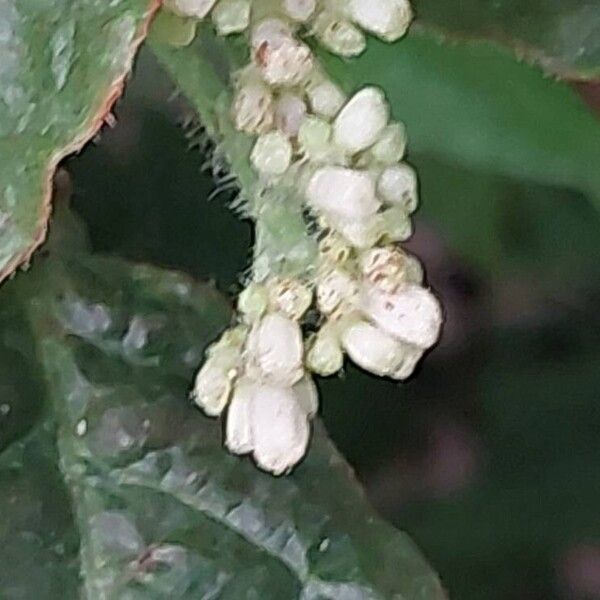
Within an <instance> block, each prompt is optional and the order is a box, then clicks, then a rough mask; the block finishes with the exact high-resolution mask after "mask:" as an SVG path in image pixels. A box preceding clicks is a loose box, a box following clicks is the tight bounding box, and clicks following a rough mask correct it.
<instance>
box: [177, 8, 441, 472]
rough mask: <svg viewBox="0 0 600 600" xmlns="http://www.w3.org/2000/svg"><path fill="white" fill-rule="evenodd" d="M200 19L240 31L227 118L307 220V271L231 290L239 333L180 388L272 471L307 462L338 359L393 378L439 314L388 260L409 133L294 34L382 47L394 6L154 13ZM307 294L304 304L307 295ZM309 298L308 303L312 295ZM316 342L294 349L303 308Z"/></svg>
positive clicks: (411, 205) (398, 228)
mask: <svg viewBox="0 0 600 600" xmlns="http://www.w3.org/2000/svg"><path fill="white" fill-rule="evenodd" d="M167 5H169V6H170V7H171V8H172V9H173V10H175V11H176V12H178V13H180V14H182V15H187V16H193V17H197V18H203V17H205V16H207V15H208V14H209V13H210V16H211V18H212V21H213V23H214V26H215V28H216V30H217V32H218V33H220V34H223V35H227V34H230V33H234V32H242V31H247V32H248V45H249V49H250V56H251V62H250V64H249V65H248V66H247V67H245V68H244V69H243V70H242V71H241V72H240V73H238V75H237V78H236V83H235V85H236V89H235V95H234V99H233V105H232V113H231V114H232V120H233V122H234V125H235V127H236V129H237V130H238V131H243V132H245V133H247V134H249V135H252V136H254V137H255V142H254V146H253V149H252V152H251V156H250V160H251V163H252V165H253V167H254V169H255V170H256V172H257V174H258V176H259V179H260V181H261V185H263V186H264V187H270V186H277V185H282V186H284V187H288V188H289V189H297V190H299V191H300V194H301V197H302V199H303V201H304V203H305V206H306V208H307V209H308V210H309V211H310V212H311V213H312V215H313V216H314V217H315V221H316V223H317V225H318V230H319V233H318V235H319V236H320V238H321V239H320V244H319V249H320V254H319V263H318V265H315V270H314V272H312V273H310V274H306V277H307V280H306V281H305V282H303V281H300V280H299V279H292V278H283V279H282V278H276V277H273V278H271V279H269V280H267V281H263V282H252V283H250V285H249V286H248V287H247V288H246V289H245V290H244V292H242V294H241V296H240V299H239V303H238V310H239V313H240V324H239V325H238V326H237V327H235V328H234V329H232V330H230V331H228V332H226V333H225V334H224V336H223V337H222V338H221V339H220V340H219V341H218V342H217V343H216V344H214V345H213V346H212V347H211V348H210V349H209V351H208V357H207V360H206V362H205V364H204V366H203V367H202V369H201V370H200V372H199V373H198V376H197V379H196V384H195V387H194V391H193V396H194V399H195V401H196V402H197V403H198V405H199V406H201V407H202V408H203V409H204V411H205V412H206V413H207V414H209V415H215V416H216V415H220V414H221V413H223V411H224V410H225V408H226V407H228V408H227V425H226V445H227V447H228V448H229V449H230V450H231V451H232V452H234V453H237V454H245V453H252V454H253V456H254V459H255V461H256V463H257V464H258V465H259V466H260V467H261V468H264V469H266V470H268V471H270V472H272V473H275V474H281V473H284V472H286V471H288V470H289V469H291V468H292V467H293V466H294V465H295V464H296V463H297V462H298V461H299V460H300V459H301V458H302V456H303V455H304V453H305V451H306V447H307V444H308V440H309V432H310V419H311V418H312V416H314V414H315V412H316V410H317V394H316V389H315V386H314V383H313V382H312V379H311V375H310V373H311V372H312V373H317V374H320V375H332V374H334V373H336V372H337V371H339V370H340V369H341V367H342V366H343V362H344V353H346V354H347V355H348V356H349V357H350V358H351V359H352V360H353V361H354V362H355V363H356V364H357V365H359V366H360V367H362V368H364V369H365V370H367V371H370V372H372V373H374V374H377V375H381V376H387V377H391V378H394V379H398V380H401V379H405V378H406V377H408V376H409V375H410V374H411V373H412V372H413V370H414V368H415V366H416V364H417V362H418V361H419V359H420V358H421V356H422V355H423V353H424V352H425V350H426V349H427V348H429V347H431V346H432V345H433V344H434V343H435V342H436V340H437V338H438V335H439V331H440V327H441V322H442V314H441V308H440V306H439V303H438V301H437V300H436V298H435V297H434V296H433V295H432V294H431V292H430V291H429V290H427V289H426V288H425V287H423V285H422V280H423V275H422V270H421V267H420V264H419V263H418V261H417V260H416V259H415V258H414V257H412V256H409V255H407V254H406V253H405V252H403V251H402V250H401V249H399V248H398V247H397V243H398V242H401V241H404V240H406V239H407V238H408V237H409V236H410V235H411V232H412V225H411V220H410V215H411V213H412V212H413V211H414V210H415V209H416V206H417V178H416V175H415V172H414V170H413V169H412V168H411V167H410V166H409V165H408V164H406V163H405V162H402V159H403V157H404V153H405V148H406V132H405V128H404V126H403V125H402V124H401V123H397V122H393V121H390V110H389V106H388V104H387V101H386V99H385V96H384V94H383V93H382V91H381V90H379V89H378V88H375V87H365V88H363V89H361V90H359V91H358V92H357V93H355V94H354V95H353V96H352V97H351V98H347V97H346V96H345V94H344V93H343V92H342V91H341V90H340V89H339V87H338V86H337V85H336V84H335V83H334V82H333V81H331V80H330V79H329V78H328V77H327V76H326V74H325V73H324V72H323V69H322V68H321V67H320V65H319V64H318V61H317V59H316V57H315V55H314V54H313V52H312V50H311V49H310V47H309V46H308V45H307V44H305V43H304V41H302V39H301V38H300V37H299V35H298V31H299V30H302V31H305V32H307V33H308V34H309V35H313V36H315V37H316V38H317V39H318V40H319V41H320V42H321V43H322V44H324V45H325V46H326V47H327V48H328V49H330V50H331V51H333V52H335V53H337V54H339V55H342V56H355V55H357V54H359V53H360V52H362V50H363V49H364V48H365V44H366V42H365V36H364V33H363V30H365V31H367V32H371V33H373V34H375V35H377V36H379V37H380V38H382V39H384V40H388V41H391V40H395V39H398V38H399V37H401V36H402V35H403V34H404V33H405V32H406V30H407V28H408V25H409V23H410V20H411V18H412V11H411V8H410V4H409V3H408V1H407V0H378V1H374V0H318V1H317V0H278V1H276V0H254V1H252V2H250V1H248V0H219V1H218V2H216V0H167ZM313 292H314V294H313ZM313 295H314V298H313ZM313 304H314V307H315V308H316V309H317V310H318V312H319V313H320V315H321V316H320V321H319V329H318V330H317V331H316V332H315V333H314V334H312V335H311V336H310V338H309V339H308V340H307V341H306V343H304V342H303V336H302V331H301V328H300V321H301V319H302V316H303V315H304V314H305V312H306V311H307V310H308V308H309V307H310V306H312V305H313Z"/></svg>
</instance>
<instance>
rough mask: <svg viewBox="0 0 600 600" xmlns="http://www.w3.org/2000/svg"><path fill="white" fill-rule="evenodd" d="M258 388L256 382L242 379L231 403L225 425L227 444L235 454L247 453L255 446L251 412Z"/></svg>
mask: <svg viewBox="0 0 600 600" xmlns="http://www.w3.org/2000/svg"><path fill="white" fill-rule="evenodd" d="M256 389H257V386H256V384H254V383H252V382H251V381H249V380H247V379H245V380H240V381H239V382H238V383H237V385H236V387H235V390H234V393H233V397H232V399H231V403H230V404H229V409H228V411H227V423H226V425H225V445H226V446H227V448H228V449H229V451H230V452H233V453H234V454H246V453H247V452H251V451H252V449H253V447H254V445H253V441H252V429H251V421H250V414H251V411H252V402H253V398H254V393H255V390H256Z"/></svg>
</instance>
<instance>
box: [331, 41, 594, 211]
mask: <svg viewBox="0 0 600 600" xmlns="http://www.w3.org/2000/svg"><path fill="white" fill-rule="evenodd" d="M321 58H322V60H323V61H324V62H325V66H326V67H327V69H328V71H329V73H330V74H331V75H332V76H334V77H335V78H336V79H337V80H338V81H339V82H340V83H341V84H342V85H343V86H344V87H345V88H346V89H347V90H348V91H351V90H354V89H357V88H358V87H359V86H362V85H365V83H371V84H376V85H379V86H381V87H383V89H384V90H385V91H386V93H387V95H388V98H389V100H390V103H391V105H392V110H393V113H394V116H395V117H396V118H398V119H400V120H402V121H404V122H405V123H406V124H407V128H408V136H409V152H410V153H411V155H412V153H413V152H414V153H416V154H429V155H431V156H436V157H438V158H439V160H441V161H444V162H446V163H448V164H451V165H453V164H456V165H460V166H461V167H464V168H468V169H474V170H480V171H484V172H487V173H495V174H500V175H505V176H510V177H514V178H516V179H521V180H524V181H531V182H535V183H542V184H550V185H557V186H563V187H568V188H571V189H576V190H579V191H582V192H584V193H586V194H587V195H588V196H589V197H590V199H591V200H593V201H594V202H595V203H596V206H600V175H599V171H598V168H597V165H598V162H599V160H600V121H598V119H596V118H595V116H594V115H593V114H592V113H591V112H590V111H589V109H588V108H587V107H586V106H585V105H584V103H583V101H582V100H581V99H580V98H579V97H578V96H577V94H576V93H575V92H574V91H573V90H572V89H571V88H570V87H569V86H568V85H566V84H564V83H558V82H556V81H552V80H550V79H546V78H544V77H543V76H542V74H541V73H540V72H539V71H538V70H536V69H535V68H533V67H530V66H528V65H525V64H519V63H517V62H515V61H514V60H513V59H512V58H511V57H510V56H509V55H508V54H507V53H505V52H503V51H501V50H499V49H498V48H496V47H494V46H493V45H492V44H489V43H483V42H481V43H473V44H460V43H457V44H442V43H440V42H439V41H438V40H437V39H436V38H435V37H434V36H432V35H430V34H424V33H419V32H411V34H409V36H408V37H407V38H405V39H403V40H401V41H400V42H398V43H396V44H384V43H382V42H378V41H376V40H371V41H370V43H369V46H368V49H367V51H366V52H365V53H364V54H363V55H362V56H360V57H359V58H358V59H356V60H352V61H343V60H340V59H338V58H336V57H333V56H332V55H330V54H327V53H325V52H323V53H321Z"/></svg>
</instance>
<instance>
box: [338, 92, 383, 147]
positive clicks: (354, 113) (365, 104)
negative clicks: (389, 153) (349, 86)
mask: <svg viewBox="0 0 600 600" xmlns="http://www.w3.org/2000/svg"><path fill="white" fill-rule="evenodd" d="M388 118H389V108H388V104H387V102H386V100H385V96H384V95H383V92H382V91H381V90H380V89H378V88H375V87H366V88H363V89H362V90H360V91H359V92H357V93H356V94H354V96H352V98H350V100H349V101H348V102H347V104H346V105H345V106H344V108H342V110H341V111H340V113H339V114H338V116H337V117H336V119H335V121H334V124H333V136H334V141H335V142H336V143H337V144H339V145H340V146H341V147H342V148H345V149H346V150H347V151H348V152H350V153H356V152H360V151H361V150H365V149H366V148H368V147H369V146H371V145H373V144H374V143H375V142H376V141H377V138H378V137H379V135H380V134H381V132H382V131H383V129H384V127H385V126H386V124H387V122H388Z"/></svg>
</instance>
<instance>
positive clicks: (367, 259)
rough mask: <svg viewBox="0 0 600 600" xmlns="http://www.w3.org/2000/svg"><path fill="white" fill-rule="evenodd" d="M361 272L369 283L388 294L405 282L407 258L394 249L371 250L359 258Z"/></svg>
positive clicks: (387, 247)
mask: <svg viewBox="0 0 600 600" xmlns="http://www.w3.org/2000/svg"><path fill="white" fill-rule="evenodd" d="M359 266H360V270H361V272H362V274H363V276H364V277H365V279H366V280H367V281H369V283H371V284H372V285H374V286H376V287H378V288H379V289H381V290H383V291H386V292H393V291H395V290H396V289H397V288H398V286H399V285H400V284H401V283H403V281H404V272H405V269H406V257H405V255H404V254H403V253H402V252H401V251H400V250H398V249H396V248H393V247H389V246H386V247H383V248H370V249H369V250H367V251H365V252H363V253H362V254H361V255H360V257H359Z"/></svg>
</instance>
